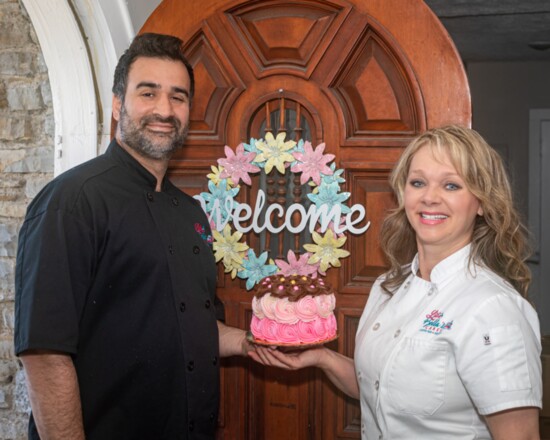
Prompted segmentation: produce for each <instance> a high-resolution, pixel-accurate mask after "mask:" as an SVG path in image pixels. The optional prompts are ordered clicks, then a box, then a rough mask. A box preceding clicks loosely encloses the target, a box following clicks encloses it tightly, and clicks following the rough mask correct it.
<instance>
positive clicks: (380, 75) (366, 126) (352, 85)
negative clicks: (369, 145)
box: [331, 24, 425, 145]
mask: <svg viewBox="0 0 550 440" xmlns="http://www.w3.org/2000/svg"><path fill="white" fill-rule="evenodd" d="M383 33H384V32H383V31H379V30H377V29H375V27H374V25H373V24H369V25H367V26H366V28H365V30H364V32H363V33H362V35H361V36H360V37H359V40H358V41H357V43H356V44H355V46H354V48H353V50H352V51H351V52H350V54H349V56H348V58H347V60H346V61H345V62H344V64H343V66H342V68H341V69H340V71H339V73H338V74H337V76H336V78H335V80H334V81H333V83H332V84H331V89H332V91H333V93H335V95H336V96H337V97H338V99H339V101H340V102H341V104H342V108H343V110H344V114H345V118H346V125H345V126H346V144H348V145H357V144H358V142H361V140H362V139H365V138H369V137H380V136H387V135H400V136H412V135H414V134H415V133H417V132H418V131H419V128H420V124H419V121H421V120H424V119H425V115H424V112H425V109H424V108H423V106H422V99H421V97H420V96H419V95H418V92H417V91H418V90H419V87H418V84H417V81H416V79H415V77H414V74H413V72H412V69H411V68H410V66H409V63H408V61H407V60H405V59H403V58H402V57H400V56H399V55H398V51H396V50H395V49H394V47H393V46H391V45H390V44H389V43H388V42H386V40H385V38H384V37H383ZM394 46H395V43H394Z"/></svg>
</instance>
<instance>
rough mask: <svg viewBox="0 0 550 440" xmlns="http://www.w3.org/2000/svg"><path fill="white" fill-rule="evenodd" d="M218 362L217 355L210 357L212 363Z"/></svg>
mask: <svg viewBox="0 0 550 440" xmlns="http://www.w3.org/2000/svg"><path fill="white" fill-rule="evenodd" d="M217 364H218V356H214V357H213V358H212V365H217Z"/></svg>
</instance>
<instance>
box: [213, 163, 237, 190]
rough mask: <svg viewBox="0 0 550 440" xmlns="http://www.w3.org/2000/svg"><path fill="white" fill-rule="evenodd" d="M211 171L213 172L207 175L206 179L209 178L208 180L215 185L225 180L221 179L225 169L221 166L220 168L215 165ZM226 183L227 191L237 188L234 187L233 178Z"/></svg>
mask: <svg viewBox="0 0 550 440" xmlns="http://www.w3.org/2000/svg"><path fill="white" fill-rule="evenodd" d="M210 169H211V170H212V172H211V173H210V174H207V175H206V177H207V178H208V180H211V181H212V182H213V183H214V185H219V184H220V182H221V181H222V180H223V177H220V174H221V173H222V171H223V167H222V166H220V167H219V168H218V167H216V166H214V165H211V166H210ZM225 181H226V189H229V188H232V187H234V186H235V185H233V181H232V180H231V178H229V179H225Z"/></svg>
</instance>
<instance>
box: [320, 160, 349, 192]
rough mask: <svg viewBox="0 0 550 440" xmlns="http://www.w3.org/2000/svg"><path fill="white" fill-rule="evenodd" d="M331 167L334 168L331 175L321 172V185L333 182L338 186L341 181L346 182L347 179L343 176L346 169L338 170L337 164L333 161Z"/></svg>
mask: <svg viewBox="0 0 550 440" xmlns="http://www.w3.org/2000/svg"><path fill="white" fill-rule="evenodd" d="M330 169H331V170H332V175H330V176H327V175H325V174H323V173H321V179H322V180H321V182H322V183H321V185H322V184H325V185H332V184H336V185H338V186H340V184H341V183H344V182H345V181H346V179H344V178H343V177H342V174H343V173H344V169H343V168H342V169H339V170H337V169H336V164H335V163H334V162H333V163H331V164H330Z"/></svg>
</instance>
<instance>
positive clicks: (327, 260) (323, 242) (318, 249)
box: [304, 229, 349, 272]
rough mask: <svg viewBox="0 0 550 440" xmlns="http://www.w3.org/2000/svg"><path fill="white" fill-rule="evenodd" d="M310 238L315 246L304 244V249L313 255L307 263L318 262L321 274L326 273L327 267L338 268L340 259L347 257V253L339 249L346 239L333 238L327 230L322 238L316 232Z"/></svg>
mask: <svg viewBox="0 0 550 440" xmlns="http://www.w3.org/2000/svg"><path fill="white" fill-rule="evenodd" d="M312 237H313V241H314V242H315V243H316V244H304V249H305V250H306V251H308V252H311V253H312V254H313V255H312V256H311V257H309V260H308V263H309V264H316V263H318V262H320V269H321V271H323V272H326V270H327V269H328V268H329V266H334V267H340V258H344V257H347V256H348V255H349V252H348V251H346V250H344V249H339V248H341V247H342V246H343V245H344V243H345V242H346V240H347V238H346V237H337V236H335V235H334V233H333V232H332V230H331V229H328V230H327V232H325V235H324V236H322V237H321V235H320V234H318V233H317V232H313V234H312Z"/></svg>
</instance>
